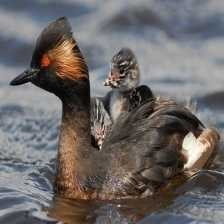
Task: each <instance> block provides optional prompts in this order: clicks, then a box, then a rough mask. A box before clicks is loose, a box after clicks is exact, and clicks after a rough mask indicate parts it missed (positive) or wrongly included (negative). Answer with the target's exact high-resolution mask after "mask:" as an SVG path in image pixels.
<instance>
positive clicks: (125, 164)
mask: <svg viewBox="0 0 224 224" xmlns="http://www.w3.org/2000/svg"><path fill="white" fill-rule="evenodd" d="M202 126H203V125H202V123H201V122H200V121H199V120H198V119H197V118H196V117H195V116H194V115H193V114H192V113H191V112H190V111H189V110H188V109H186V108H184V107H182V106H179V105H178V104H177V103H175V102H174V101H172V100H164V99H153V100H151V101H150V102H147V103H145V104H144V105H142V106H141V107H139V108H137V109H136V110H134V111H132V112H131V113H129V114H127V115H125V116H123V117H122V116H121V117H120V118H119V120H118V121H117V122H116V124H115V125H114V127H113V129H112V131H111V134H110V135H109V136H108V138H106V139H105V142H104V145H103V149H102V151H105V153H107V154H108V155H109V156H110V163H111V164H108V167H110V168H111V170H110V173H111V176H112V177H116V178H113V182H114V183H115V184H116V187H115V188H114V189H116V191H118V192H116V193H118V194H120V195H123V196H125V195H131V194H132V195H136V196H138V197H139V195H140V196H142V197H145V196H147V195H150V194H152V193H153V192H154V190H155V189H157V188H158V186H161V185H162V184H165V183H166V181H167V180H168V179H169V178H171V177H173V176H174V175H176V174H177V173H178V172H180V171H182V169H183V166H184V163H185V162H186V161H185V157H184V156H183V155H182V153H181V149H182V142H183V139H184V137H185V136H186V134H187V133H188V132H193V133H197V132H199V131H200V130H201V128H202Z"/></svg>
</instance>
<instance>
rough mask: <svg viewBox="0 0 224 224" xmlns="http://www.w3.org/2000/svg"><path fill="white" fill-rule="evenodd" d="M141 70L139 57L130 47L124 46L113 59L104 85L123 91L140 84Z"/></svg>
mask: <svg viewBox="0 0 224 224" xmlns="http://www.w3.org/2000/svg"><path fill="white" fill-rule="evenodd" d="M139 78H140V72H139V67H138V62H137V59H136V57H135V55H134V53H133V52H132V50H131V49H129V48H122V49H121V50H120V51H119V52H118V53H117V54H115V55H114V56H113V58H112V60H111V70H110V73H109V75H108V78H107V79H106V80H105V82H104V85H105V86H110V87H111V88H117V89H120V90H123V91H126V90H130V89H133V88H135V87H137V85H138V84H139Z"/></svg>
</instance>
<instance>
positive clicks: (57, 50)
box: [43, 38, 88, 80]
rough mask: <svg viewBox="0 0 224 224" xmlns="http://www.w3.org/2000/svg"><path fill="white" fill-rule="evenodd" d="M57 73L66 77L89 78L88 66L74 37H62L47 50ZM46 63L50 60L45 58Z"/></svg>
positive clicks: (73, 78) (75, 78) (74, 78)
mask: <svg viewBox="0 0 224 224" xmlns="http://www.w3.org/2000/svg"><path fill="white" fill-rule="evenodd" d="M47 56H48V58H49V62H50V63H52V66H53V67H54V69H55V71H56V74H57V75H58V76H59V77H61V78H63V79H65V78H68V79H72V80H80V79H88V67H87V65H86V62H85V60H84V58H83V56H82V54H81V52H80V50H79V48H78V46H77V44H76V42H75V41H74V39H72V38H70V39H62V41H59V43H58V44H57V45H56V46H55V47H54V48H53V49H51V50H49V51H48V52H47ZM43 62H44V64H47V63H48V61H47V59H46V58H45V59H44V61H43Z"/></svg>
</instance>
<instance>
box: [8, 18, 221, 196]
mask: <svg viewBox="0 0 224 224" xmlns="http://www.w3.org/2000/svg"><path fill="white" fill-rule="evenodd" d="M27 82H32V83H33V84H35V85H36V86H39V87H40V88H42V89H45V90H47V91H49V92H51V93H53V94H55V95H56V96H57V97H59V99H60V100H61V102H62V110H63V113H62V123H61V127H60V138H59V145H58V147H59V148H58V158H57V174H56V180H55V191H56V192H57V193H58V194H59V195H61V196H63V197H67V198H79V199H92V198H98V199H118V198H136V197H139V198H140V197H147V196H149V195H152V194H153V193H154V192H155V191H156V190H158V189H159V188H160V187H161V186H163V185H164V184H166V183H167V182H168V181H169V180H170V178H172V177H173V176H174V175H176V174H177V173H180V172H182V171H183V168H184V165H185V164H186V162H187V161H188V159H189V158H186V156H185V155H186V154H185V155H184V154H183V150H182V143H183V140H184V138H185V136H186V135H188V133H189V132H190V133H193V134H194V135H195V136H196V137H198V136H199V137H198V139H197V140H198V141H200V146H199V147H198V148H200V149H203V150H204V151H206V150H207V151H209V152H211V151H213V150H214V148H215V146H216V144H217V142H218V139H219V135H218V134H217V133H216V131H214V130H210V129H204V127H203V125H202V124H201V122H200V121H199V120H198V119H197V118H196V117H195V116H194V115H193V114H192V113H191V112H189V110H187V109H186V108H184V107H183V106H181V105H178V104H176V103H175V102H174V101H172V100H164V99H152V100H151V101H149V102H146V103H145V104H143V105H142V106H140V107H137V108H136V109H134V110H132V111H131V112H129V113H126V114H124V115H122V116H119V118H118V120H117V121H116V123H115V124H114V126H113V128H112V129H111V132H110V135H108V136H107V137H106V138H105V141H104V144H103V146H102V149H101V150H100V151H99V150H97V149H95V148H94V147H92V145H91V134H90V133H91V131H90V85H89V74H88V68H87V65H86V63H85V60H84V58H83V56H82V53H81V51H80V49H79V47H78V45H77V43H76V41H75V39H74V38H73V36H72V32H71V27H70V25H69V23H68V21H67V19H66V18H64V17H63V18H60V19H58V20H56V21H54V22H53V23H51V24H50V25H49V26H47V27H46V28H45V29H44V30H43V32H42V33H41V35H40V37H39V38H38V40H37V43H36V47H35V50H34V53H33V57H32V61H31V65H30V68H29V69H28V70H26V71H25V72H24V73H22V74H21V75H19V76H18V77H17V78H15V79H14V80H12V81H11V85H20V84H23V83H27ZM198 148H195V149H194V150H196V151H197V150H198ZM199 159H200V158H199ZM206 159H208V158H205V157H203V161H201V162H202V163H201V166H204V164H205V163H206V161H207V160H206Z"/></svg>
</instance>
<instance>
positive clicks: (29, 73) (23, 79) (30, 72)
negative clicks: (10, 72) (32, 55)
mask: <svg viewBox="0 0 224 224" xmlns="http://www.w3.org/2000/svg"><path fill="white" fill-rule="evenodd" d="M39 71H40V69H36V68H31V69H27V70H25V71H24V72H23V73H22V74H20V75H18V76H17V77H16V78H15V79H13V80H12V81H11V82H10V85H11V86H17V85H22V84H24V83H27V82H30V81H31V80H32V79H33V78H34V77H35V76H36V75H37V73H38V72H39Z"/></svg>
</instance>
